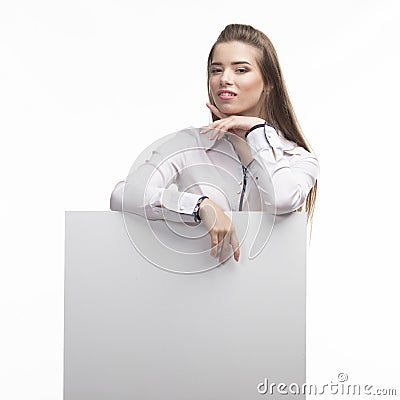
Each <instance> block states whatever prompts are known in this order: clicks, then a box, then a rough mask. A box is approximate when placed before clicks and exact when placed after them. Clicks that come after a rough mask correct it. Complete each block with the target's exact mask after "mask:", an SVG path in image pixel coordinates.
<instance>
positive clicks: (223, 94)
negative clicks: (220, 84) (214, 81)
mask: <svg viewBox="0 0 400 400" xmlns="http://www.w3.org/2000/svg"><path fill="white" fill-rule="evenodd" d="M219 95H220V96H234V94H232V93H227V92H222V93H220V94H219Z"/></svg>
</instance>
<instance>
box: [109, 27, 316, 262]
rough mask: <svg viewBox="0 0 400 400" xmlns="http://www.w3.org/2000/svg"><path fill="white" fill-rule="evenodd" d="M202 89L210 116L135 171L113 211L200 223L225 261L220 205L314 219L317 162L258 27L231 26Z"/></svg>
mask: <svg viewBox="0 0 400 400" xmlns="http://www.w3.org/2000/svg"><path fill="white" fill-rule="evenodd" d="M207 75H208V79H207V86H208V97H209V103H207V107H208V108H209V110H210V111H211V115H212V120H213V122H212V123H211V124H210V125H208V126H205V127H201V128H186V129H184V130H182V131H179V132H177V133H175V134H173V135H171V136H170V138H169V140H168V141H164V143H163V144H161V145H159V146H158V147H156V149H155V150H153V151H152V155H151V157H150V158H149V159H148V160H146V161H145V162H143V163H140V164H139V165H138V166H137V168H132V170H131V172H130V174H129V176H128V178H127V180H126V181H121V182H119V183H118V184H117V185H116V187H115V188H114V191H113V193H112V195H111V200H110V207H111V209H112V210H118V211H122V210H123V211H126V212H132V213H135V214H139V215H142V216H145V217H146V218H149V219H167V220H173V221H183V222H202V223H203V224H204V225H205V227H206V228H207V231H208V232H209V234H210V237H211V255H213V256H215V257H219V260H220V262H224V261H225V260H226V259H227V258H228V257H229V256H230V255H231V254H232V252H233V255H234V258H235V260H236V261H238V260H239V255H240V249H239V242H238V238H237V235H236V232H235V228H234V227H233V224H232V221H231V219H230V218H229V217H228V215H227V214H226V213H225V212H226V211H242V210H246V211H268V212H271V213H274V214H285V213H290V212H293V211H296V210H301V209H302V208H303V207H304V206H305V210H306V212H307V220H308V221H309V220H310V219H311V218H312V215H313V211H314V204H315V196H316V190H317V176H318V172H319V166H318V161H317V158H316V157H315V155H313V154H312V150H311V148H310V146H309V144H308V143H307V141H306V139H305V137H304V135H303V134H302V132H301V130H300V127H299V124H298V123H297V120H296V116H295V113H294V111H293V107H292V105H291V102H290V99H289V96H288V93H287V90H286V86H285V82H284V79H283V76H282V73H281V69H280V66H279V62H278V57H277V54H276V51H275V49H274V47H273V45H272V43H271V41H270V40H269V39H268V37H267V36H266V35H265V34H264V33H262V32H261V31H259V30H257V29H254V28H253V27H251V26H249V25H241V24H230V25H228V26H226V27H225V29H224V30H223V31H222V32H221V34H220V35H219V37H218V39H217V41H216V42H215V43H214V45H213V46H212V48H211V51H210V54H209V57H208V62H207Z"/></svg>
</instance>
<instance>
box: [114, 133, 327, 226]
mask: <svg viewBox="0 0 400 400" xmlns="http://www.w3.org/2000/svg"><path fill="white" fill-rule="evenodd" d="M203 128H205V127H200V128H195V127H189V128H185V129H183V130H181V131H178V132H176V133H173V134H171V135H169V136H168V137H167V140H164V141H163V143H161V144H157V142H156V143H155V145H154V147H153V150H152V152H151V156H150V157H149V158H148V159H146V160H145V161H144V162H140V161H138V162H135V164H134V165H133V167H132V168H131V171H130V173H129V175H128V177H127V179H126V180H125V181H121V182H119V183H117V185H116V186H115V188H114V190H113V192H112V194H111V199H110V208H111V210H114V211H122V210H123V211H124V212H130V213H134V214H139V215H142V216H144V217H146V218H148V219H152V220H154V219H166V220H171V221H182V222H194V217H193V215H192V214H193V211H194V208H195V206H196V203H197V201H198V199H199V198H200V197H201V196H208V197H209V198H210V199H211V200H212V201H213V202H214V203H216V204H217V205H218V206H219V207H220V208H221V209H222V210H224V211H242V210H244V211H268V212H270V213H273V214H285V213H289V212H292V211H295V210H296V209H298V208H299V207H300V206H301V205H303V203H304V202H305V199H306V197H307V195H308V193H309V191H310V189H311V188H312V187H313V185H314V183H315V181H316V179H317V177H318V173H319V165H318V160H317V158H316V157H315V156H314V155H313V154H312V153H310V152H308V151H307V150H305V149H304V148H302V147H300V146H297V145H296V143H294V142H292V141H289V140H287V139H286V138H285V137H284V135H283V134H282V133H281V132H280V131H278V132H277V131H276V130H275V129H274V128H272V127H270V126H268V125H264V126H262V127H258V128H256V129H254V130H252V131H251V132H250V133H249V134H248V136H247V144H248V146H249V148H250V151H251V156H252V158H253V159H252V160H251V161H250V163H249V164H248V165H247V167H245V166H243V165H242V163H241V161H240V158H239V156H238V154H237V153H236V151H235V148H234V146H233V144H232V143H231V142H230V141H229V140H228V138H229V136H230V135H231V134H226V135H225V136H224V137H223V138H222V139H214V140H209V137H210V136H211V135H212V133H213V131H209V132H207V133H206V134H201V133H200V131H201V130H202V129H203ZM232 135H233V134H232Z"/></svg>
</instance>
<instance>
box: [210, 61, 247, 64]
mask: <svg viewBox="0 0 400 400" xmlns="http://www.w3.org/2000/svg"><path fill="white" fill-rule="evenodd" d="M236 64H248V65H251V64H250V63H249V62H248V61H233V62H231V65H236ZM211 65H222V63H221V62H212V63H211Z"/></svg>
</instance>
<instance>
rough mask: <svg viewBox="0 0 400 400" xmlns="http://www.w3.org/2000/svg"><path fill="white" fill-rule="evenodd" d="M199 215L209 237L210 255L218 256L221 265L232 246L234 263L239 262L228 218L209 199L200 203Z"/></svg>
mask: <svg viewBox="0 0 400 400" xmlns="http://www.w3.org/2000/svg"><path fill="white" fill-rule="evenodd" d="M199 215H200V218H201V221H202V222H203V223H204V225H205V226H206V228H207V230H208V233H209V234H210V236H211V255H212V256H213V257H218V256H219V261H220V262H221V263H223V262H225V261H226V260H227V259H228V258H229V254H230V246H232V249H233V256H234V258H235V261H239V256H240V250H239V240H238V238H237V235H236V230H235V228H234V227H233V225H232V221H231V220H230V219H229V217H228V216H227V215H226V214H225V213H224V212H223V211H222V210H221V208H219V207H218V206H217V205H216V204H215V203H214V202H213V201H212V200H210V199H204V200H203V201H202V202H201V203H200V206H199Z"/></svg>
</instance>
